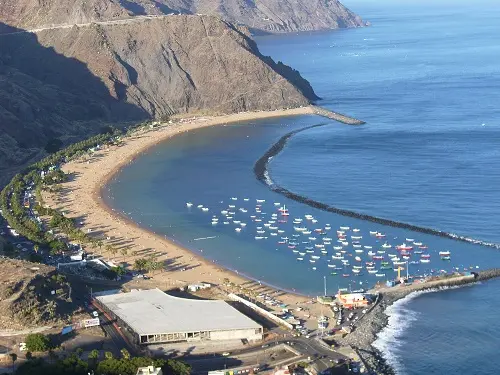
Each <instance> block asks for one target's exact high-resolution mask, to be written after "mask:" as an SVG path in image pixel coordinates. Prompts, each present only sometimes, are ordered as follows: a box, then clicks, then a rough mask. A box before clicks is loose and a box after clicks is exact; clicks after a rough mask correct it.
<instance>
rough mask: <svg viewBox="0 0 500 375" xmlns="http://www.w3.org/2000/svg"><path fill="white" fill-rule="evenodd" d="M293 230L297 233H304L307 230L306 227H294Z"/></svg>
mask: <svg viewBox="0 0 500 375" xmlns="http://www.w3.org/2000/svg"><path fill="white" fill-rule="evenodd" d="M293 229H294V230H295V231H296V232H303V231H305V230H307V228H306V227H293Z"/></svg>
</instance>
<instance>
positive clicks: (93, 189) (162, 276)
mask: <svg viewBox="0 0 500 375" xmlns="http://www.w3.org/2000/svg"><path fill="white" fill-rule="evenodd" d="M299 115H316V113H315V112H314V109H313V108H312V107H311V106H308V107H301V108H295V109H288V110H276V111H268V112H246V113H238V114H232V115H225V116H217V117H209V116H204V117H199V118H196V117H194V118H188V119H186V118H183V119H180V120H179V121H177V122H175V123H172V124H162V125H161V127H157V128H152V129H150V130H149V129H148V130H141V131H139V132H137V133H134V134H133V135H132V136H131V137H127V138H125V139H124V140H123V141H124V144H123V145H120V146H110V147H107V148H105V149H102V150H99V151H97V152H96V153H95V154H94V155H93V156H90V157H89V158H88V160H82V159H78V160H74V161H71V162H69V163H66V164H64V165H63V167H62V169H63V171H64V172H66V173H69V174H70V175H72V176H74V178H72V179H70V181H68V182H65V183H64V184H62V187H63V190H64V193H62V194H60V193H48V192H44V198H45V201H46V203H47V204H48V205H49V206H50V207H52V208H55V209H58V210H60V211H65V212H66V213H67V215H68V216H69V217H76V218H78V219H77V221H78V222H79V223H81V225H80V228H81V229H83V230H84V231H86V232H88V233H89V234H90V235H92V233H98V236H99V238H103V240H102V242H104V245H106V244H110V245H112V246H114V247H115V248H116V249H117V250H118V253H117V254H115V255H111V254H109V252H107V253H106V252H105V251H104V250H103V251H99V249H91V248H90V247H88V249H87V251H88V250H91V252H92V253H94V254H99V255H100V256H101V257H102V258H104V259H109V260H112V261H113V262H114V263H123V262H126V263H128V265H129V266H132V265H133V263H134V261H135V259H139V258H143V257H146V256H148V255H154V256H155V257H157V258H156V259H157V260H158V261H160V262H164V263H165V270H163V271H162V272H161V273H155V274H154V275H153V280H152V281H153V282H154V283H155V284H156V286H158V287H159V288H162V289H164V290H167V289H172V288H173V287H178V286H179V285H189V284H195V283H199V282H208V283H212V284H215V285H218V286H222V285H223V281H224V280H225V279H229V281H230V282H232V283H235V284H239V285H244V286H245V289H248V291H251V292H252V293H253V292H258V293H268V294H274V295H277V296H278V297H277V298H279V299H280V300H281V301H282V302H283V303H285V304H287V305H290V306H297V305H303V306H304V307H305V308H304V310H308V311H309V312H310V314H309V317H308V318H306V320H308V321H309V322H310V323H311V324H312V323H314V324H316V320H315V318H316V317H317V316H319V315H320V311H319V310H320V309H319V308H316V307H317V305H318V304H316V303H314V304H311V303H310V301H311V297H310V296H305V295H303V294H300V293H297V292H295V291H290V290H284V289H283V288H279V287H276V286H273V285H268V284H265V283H263V282H262V281H260V280H257V279H254V278H252V277H249V276H248V275H245V274H243V273H239V272H238V271H237V270H231V269H229V268H226V267H224V266H222V265H220V264H218V263H216V262H215V261H211V260H209V259H206V258H204V257H203V255H202V254H200V253H199V252H197V251H195V250H190V249H189V248H187V247H186V246H184V245H182V244H179V243H177V242H176V241H175V240H174V239H170V238H167V237H165V236H163V235H159V234H157V233H155V232H153V231H152V230H149V229H146V228H144V227H141V226H140V225H139V224H138V223H135V222H134V221H132V220H131V219H129V218H126V217H124V215H122V214H121V213H120V212H117V211H115V210H114V209H113V208H112V207H110V206H108V205H107V204H106V203H105V201H104V199H103V194H104V192H105V191H104V189H105V187H106V186H107V183H108V182H109V181H110V180H111V179H113V178H114V177H115V176H116V175H117V174H119V172H120V171H121V170H122V168H124V167H126V166H127V165H128V164H130V163H132V162H133V161H134V160H135V159H136V158H137V157H139V156H140V155H141V154H143V153H144V152H147V150H149V149H150V148H151V147H153V146H155V145H157V144H159V143H161V142H165V141H166V140H168V139H170V138H171V137H173V136H175V135H177V134H181V133H184V132H187V131H193V130H197V129H201V128H205V127H209V126H215V125H224V126H225V125H227V124H234V123H239V122H243V121H252V120H258V119H265V118H275V117H287V116H299ZM107 238H109V240H108V239H107ZM123 249H126V250H123ZM122 250H123V251H126V252H127V254H126V255H120V254H123V253H121V251H122ZM243 294H244V293H243ZM306 303H307V305H306ZM316 310H317V311H316Z"/></svg>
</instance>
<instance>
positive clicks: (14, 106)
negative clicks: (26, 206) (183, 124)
mask: <svg viewBox="0 0 500 375" xmlns="http://www.w3.org/2000/svg"><path fill="white" fill-rule="evenodd" d="M5 29H6V27H4V30H5ZM0 43H1V48H0V132H1V133H0V168H1V167H4V168H5V169H0V172H2V174H4V175H5V174H7V175H9V174H10V171H12V168H14V169H16V168H18V167H19V166H20V165H23V164H25V163H28V162H29V161H31V160H33V159H36V158H38V157H39V156H40V155H41V154H40V150H41V149H42V148H43V147H44V145H46V143H47V142H48V141H49V140H50V139H52V138H60V139H62V140H63V141H65V143H68V142H70V141H73V140H75V139H77V138H82V137H85V136H88V135H89V134H92V133H95V132H97V131H99V130H100V129H101V128H102V127H103V125H104V124H109V123H113V124H120V123H122V122H124V121H137V120H141V119H146V118H164V117H166V116H168V115H170V114H172V113H185V112H192V113H195V112H205V113H206V112H210V113H228V112H238V111H246V110H257V109H258V110H266V109H276V108H284V107H296V106H300V105H307V104H308V103H309V102H310V101H311V100H314V99H316V98H317V97H316V95H315V94H314V91H313V90H312V88H311V86H310V85H309V83H308V82H307V81H306V80H304V79H303V78H302V77H301V76H300V74H299V73H298V72H296V71H294V70H293V69H291V68H289V67H287V66H285V65H283V64H280V63H275V62H274V61H273V60H272V59H270V58H268V57H264V56H262V55H261V54H260V52H259V51H258V48H257V46H256V44H255V43H254V42H253V40H252V39H251V38H250V37H249V35H248V32H247V31H246V30H245V29H244V28H239V27H236V26H233V25H232V24H230V23H227V22H225V21H222V20H220V19H219V18H216V17H211V16H188V15H186V16H166V17H155V18H152V19H143V18H134V19H132V20H127V21H125V22H118V23H116V22H101V23H99V24H89V25H86V26H73V27H68V28H50V29H47V30H44V31H39V32H37V33H36V34H33V33H26V32H22V30H21V29H13V28H12V27H10V31H9V34H4V35H2V36H0Z"/></svg>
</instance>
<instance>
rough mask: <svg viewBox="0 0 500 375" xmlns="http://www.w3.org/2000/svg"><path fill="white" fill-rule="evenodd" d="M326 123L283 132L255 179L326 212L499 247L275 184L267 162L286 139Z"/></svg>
mask: <svg viewBox="0 0 500 375" xmlns="http://www.w3.org/2000/svg"><path fill="white" fill-rule="evenodd" d="M325 125H328V124H316V125H312V126H308V127H306V128H302V129H298V130H294V131H292V132H290V133H287V134H285V135H284V136H283V137H281V138H280V139H279V140H278V142H276V143H275V144H274V145H272V146H271V148H269V149H268V150H267V151H266V153H264V155H262V157H261V158H260V159H259V160H257V162H256V163H255V165H254V169H253V170H254V174H255V177H256V178H257V180H259V181H260V182H262V183H263V184H265V185H267V186H268V187H269V188H270V189H271V190H273V191H274V192H276V193H278V194H281V195H283V196H285V197H287V198H289V199H292V200H294V201H297V202H300V203H303V204H306V205H308V206H310V207H313V208H317V209H319V210H322V211H327V212H332V213H335V214H338V215H342V216H346V217H352V218H355V219H360V220H365V221H371V222H373V223H377V224H382V225H387V226H391V227H395V228H403V229H408V230H411V231H414V232H420V233H425V234H430V235H433V236H438V237H445V238H450V239H452V240H455V241H461V242H467V243H471V244H475V245H482V246H487V247H492V248H494V249H500V244H498V243H494V242H487V241H483V240H480V239H475V238H471V237H467V236H461V235H458V234H455V233H449V232H444V231H441V230H438V229H433V228H428V227H423V226H419V225H414V224H409V223H404V222H401V221H396V220H390V219H385V218H382V217H379V216H374V215H368V214H363V213H359V212H355V211H351V210H346V209H342V208H338V207H334V206H331V205H328V204H326V203H323V202H319V201H316V200H313V199H310V198H308V197H305V196H303V195H300V194H296V193H294V192H292V191H290V190H288V189H285V188H284V187H282V186H279V185H278V184H275V183H274V182H273V181H272V179H271V177H270V176H269V171H268V166H269V162H270V161H271V160H272V159H273V158H274V157H275V156H276V155H278V154H279V153H280V152H281V151H283V149H284V148H285V146H286V144H287V143H288V140H289V139H290V138H292V137H293V136H294V135H296V134H298V133H300V132H303V131H306V130H309V129H312V128H317V127H320V126H325Z"/></svg>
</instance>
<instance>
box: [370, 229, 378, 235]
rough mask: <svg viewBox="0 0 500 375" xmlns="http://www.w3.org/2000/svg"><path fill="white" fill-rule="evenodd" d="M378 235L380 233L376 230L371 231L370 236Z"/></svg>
mask: <svg viewBox="0 0 500 375" xmlns="http://www.w3.org/2000/svg"><path fill="white" fill-rule="evenodd" d="M377 233H378V232H377V231H376V230H371V231H370V234H371V235H376V234H377Z"/></svg>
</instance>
